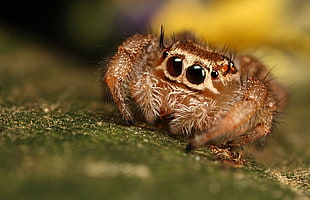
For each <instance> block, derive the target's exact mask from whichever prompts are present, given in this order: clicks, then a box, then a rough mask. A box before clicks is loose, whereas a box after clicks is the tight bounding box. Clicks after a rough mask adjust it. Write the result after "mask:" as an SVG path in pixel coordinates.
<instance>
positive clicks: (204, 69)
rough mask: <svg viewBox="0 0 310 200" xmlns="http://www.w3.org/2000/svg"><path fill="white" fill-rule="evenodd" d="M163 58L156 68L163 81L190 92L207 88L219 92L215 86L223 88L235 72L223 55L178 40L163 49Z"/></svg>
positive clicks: (230, 62) (189, 41) (190, 42)
mask: <svg viewBox="0 0 310 200" xmlns="http://www.w3.org/2000/svg"><path fill="white" fill-rule="evenodd" d="M162 57H163V59H162V62H161V64H160V65H159V66H158V69H160V70H163V72H164V76H165V78H166V79H168V80H170V81H173V82H176V83H180V84H184V85H185V86H187V87H188V88H191V89H194V90H200V91H202V90H205V89H208V90H209V91H211V92H213V93H219V91H218V90H217V88H216V87H215V84H217V83H219V82H220V83H222V84H223V85H225V84H226V83H227V82H228V81H230V80H231V75H232V74H235V73H236V72H237V69H236V68H235V66H234V63H233V61H232V60H231V59H229V58H228V57H227V56H225V55H222V54H220V53H218V52H215V51H212V50H210V49H207V48H204V47H202V46H200V45H198V44H196V43H194V42H193V41H191V40H179V41H177V42H175V43H174V44H173V45H171V46H170V47H169V48H165V49H163V55H162Z"/></svg>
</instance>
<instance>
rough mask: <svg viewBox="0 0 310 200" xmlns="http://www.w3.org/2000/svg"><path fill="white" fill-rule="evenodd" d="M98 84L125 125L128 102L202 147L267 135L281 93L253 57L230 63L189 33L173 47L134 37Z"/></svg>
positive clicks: (280, 102)
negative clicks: (104, 88) (102, 84)
mask: <svg viewBox="0 0 310 200" xmlns="http://www.w3.org/2000/svg"><path fill="white" fill-rule="evenodd" d="M104 81H105V82H106V84H107V85H108V87H109V89H110V92H111V94H112V97H113V99H114V101H115V103H116V105H117V107H118V109H119V110H120V113H121V114H122V116H123V118H124V120H126V121H127V122H133V117H134V116H133V113H132V112H131V110H130V108H129V105H128V104H129V103H130V101H132V102H134V103H135V104H136V105H137V107H138V108H139V109H140V110H141V113H142V115H143V116H144V117H145V119H146V120H147V121H148V122H150V123H153V122H155V121H164V122H165V123H166V122H168V126H169V129H170V131H171V133H174V134H182V135H184V136H186V137H189V138H191V141H190V143H189V144H188V146H187V150H192V149H194V148H197V147H200V146H202V145H208V144H215V145H218V146H224V147H227V146H228V147H240V146H243V145H245V144H247V143H251V142H253V141H255V140H257V139H259V138H262V137H264V136H266V135H268V134H269V133H270V131H271V128H272V125H273V122H274V120H275V117H276V116H277V113H278V112H279V110H280V109H281V108H282V106H283V104H284V99H285V95H286V92H285V90H284V89H283V87H282V86H281V85H280V84H279V83H278V82H277V81H276V80H274V78H273V76H272V75H271V74H270V71H269V70H268V69H267V68H266V67H265V66H264V65H263V64H262V63H261V62H260V61H259V60H257V59H256V58H254V57H252V56H249V55H241V56H236V57H235V58H232V56H229V55H226V53H225V52H221V51H218V50H213V49H211V48H209V47H208V46H206V45H204V44H202V43H200V42H198V41H197V40H196V39H195V38H194V37H193V36H191V35H190V34H180V35H176V36H175V37H174V39H173V40H172V42H171V45H169V46H165V45H164V34H163V31H162V32H161V35H160V37H159V38H157V37H154V36H152V35H141V34H137V35H134V36H132V37H130V38H128V39H127V40H126V41H125V42H123V43H122V44H121V45H120V46H119V47H118V51H117V53H116V54H115V55H114V56H113V57H112V59H111V60H110V62H109V64H108V69H107V72H106V74H105V76H104Z"/></svg>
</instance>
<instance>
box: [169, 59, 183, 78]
mask: <svg viewBox="0 0 310 200" xmlns="http://www.w3.org/2000/svg"><path fill="white" fill-rule="evenodd" d="M182 67H183V64H182V59H181V58H179V57H176V56H174V57H171V58H169V59H168V61H167V71H168V72H169V74H170V75H171V76H179V75H180V74H181V73H182Z"/></svg>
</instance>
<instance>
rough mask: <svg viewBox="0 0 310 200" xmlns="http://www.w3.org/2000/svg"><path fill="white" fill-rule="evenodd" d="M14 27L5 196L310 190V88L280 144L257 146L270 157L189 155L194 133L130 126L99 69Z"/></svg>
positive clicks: (0, 142) (267, 194)
mask: <svg viewBox="0 0 310 200" xmlns="http://www.w3.org/2000/svg"><path fill="white" fill-rule="evenodd" d="M8 35H9V34H7V35H5V34H4V33H2V40H3V41H1V42H2V44H3V46H2V47H1V49H0V51H1V55H0V108H1V113H0V199H25V200H26V199H27V200H28V199H46V200H47V199H66V200H69V199H307V195H308V197H309V164H310V162H309V146H308V144H309V143H308V139H309V136H308V133H309V129H307V127H309V125H307V121H308V120H309V118H307V117H306V116H307V115H308V111H309V109H306V108H309V106H308V107H306V106H307V105H308V104H309V103H308V102H309V95H308V94H306V93H307V92H306V91H308V89H307V87H306V86H305V87H301V88H299V89H298V90H296V93H295V94H296V95H299V96H298V98H295V97H296V96H295V95H293V97H294V98H292V101H293V102H297V103H298V104H297V107H296V106H294V105H291V106H289V109H288V111H287V112H288V114H287V115H286V117H285V119H284V121H285V122H286V123H287V125H286V126H284V127H280V129H279V130H278V134H277V135H276V137H274V138H273V139H272V138H271V140H272V141H276V142H271V144H270V145H269V147H267V148H266V150H265V151H262V152H252V154H251V155H254V158H255V159H256V160H258V162H260V163H262V164H257V163H256V162H255V161H253V159H251V160H250V159H248V158H245V159H244V161H245V164H243V165H242V164H235V163H233V162H232V161H230V160H229V159H228V158H227V159H224V160H223V159H222V157H223V155H222V154H221V155H219V156H216V155H215V153H214V152H212V151H211V150H210V149H208V148H201V149H199V150H197V151H194V152H192V153H189V154H186V153H184V147H185V145H186V141H183V140H180V139H176V138H172V137H170V136H169V135H168V134H167V133H166V132H164V131H160V130H157V129H155V128H152V127H150V126H149V125H146V124H143V123H138V124H137V125H136V126H127V125H126V124H124V123H123V122H122V120H121V119H120V118H119V115H118V113H117V112H116V111H115V110H114V109H113V107H111V105H108V104H105V103H104V101H103V99H104V98H103V95H102V91H101V89H100V84H99V83H98V74H96V72H95V71H96V70H94V68H88V67H87V66H86V65H85V64H84V63H79V62H78V61H76V60H75V59H73V58H70V57H69V56H64V55H62V53H61V52H58V53H55V52H56V51H54V50H49V49H47V48H46V47H42V46H38V45H34V44H32V43H31V42H27V43H24V42H22V41H15V42H13V41H14V40H12V38H11V39H7V40H4V39H3V38H8ZM12 37H13V36H12ZM296 110H297V111H298V112H297V111H296ZM296 127H298V129H296ZM270 146H271V147H270ZM271 161H272V162H271ZM268 164H270V166H269V165H268ZM271 166H272V167H271Z"/></svg>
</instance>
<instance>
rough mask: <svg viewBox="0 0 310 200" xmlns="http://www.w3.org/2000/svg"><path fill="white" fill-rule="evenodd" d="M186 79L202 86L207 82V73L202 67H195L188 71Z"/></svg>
mask: <svg viewBox="0 0 310 200" xmlns="http://www.w3.org/2000/svg"><path fill="white" fill-rule="evenodd" d="M186 78H187V80H188V81H189V82H190V83H193V84H200V83H202V82H203V81H204V80H205V78H206V72H205V70H204V69H203V68H202V67H201V66H199V65H193V66H190V67H189V68H188V69H187V71H186Z"/></svg>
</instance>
